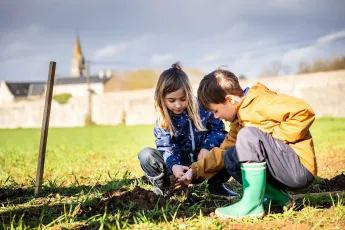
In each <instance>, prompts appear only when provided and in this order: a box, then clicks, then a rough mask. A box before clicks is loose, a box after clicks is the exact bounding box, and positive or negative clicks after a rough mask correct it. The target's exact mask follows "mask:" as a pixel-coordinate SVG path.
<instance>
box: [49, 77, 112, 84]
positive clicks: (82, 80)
mask: <svg viewBox="0 0 345 230" xmlns="http://www.w3.org/2000/svg"><path fill="white" fill-rule="evenodd" d="M108 80H109V78H106V77H103V78H100V77H99V76H90V83H103V84H104V83H105V82H107V81H108ZM86 83H87V78H86V77H66V78H56V79H55V85H69V84H86Z"/></svg>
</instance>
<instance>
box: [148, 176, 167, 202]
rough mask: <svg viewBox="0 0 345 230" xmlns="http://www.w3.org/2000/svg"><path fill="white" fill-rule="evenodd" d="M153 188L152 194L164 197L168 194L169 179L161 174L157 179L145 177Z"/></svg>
mask: <svg viewBox="0 0 345 230" xmlns="http://www.w3.org/2000/svg"><path fill="white" fill-rule="evenodd" d="M146 177H147V179H148V180H149V181H150V183H151V184H152V186H153V189H152V191H153V193H154V194H156V195H157V196H163V197H166V196H167V195H168V192H169V185H170V179H169V177H168V176H167V175H165V174H161V175H159V176H157V177H149V176H146Z"/></svg>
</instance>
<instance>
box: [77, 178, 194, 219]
mask: <svg viewBox="0 0 345 230" xmlns="http://www.w3.org/2000/svg"><path fill="white" fill-rule="evenodd" d="M171 179H172V180H171V184H170V187H169V192H168V195H167V196H166V197H162V196H157V195H156V194H154V193H153V192H152V191H151V190H146V189H143V188H141V187H135V188H134V189H133V190H131V191H129V190H128V188H127V187H126V186H123V187H122V188H120V189H119V190H112V191H107V192H105V193H103V194H102V198H101V199H97V200H95V201H94V202H92V204H90V205H88V206H84V205H83V206H82V205H81V204H79V205H78V206H77V207H76V209H75V211H74V212H75V214H76V215H79V216H80V215H87V216H89V215H93V214H95V213H100V212H103V211H104V210H105V208H107V211H108V212H109V211H110V212H112V211H116V210H117V209H128V208H129V207H130V206H133V207H132V209H137V210H138V209H142V210H150V209H154V208H158V209H160V208H162V207H164V206H165V205H166V203H167V201H169V203H170V204H172V205H174V204H177V203H178V202H179V201H177V200H176V199H175V195H180V194H182V193H186V194H187V193H188V187H186V186H181V185H180V184H178V183H177V181H176V179H174V178H171Z"/></svg>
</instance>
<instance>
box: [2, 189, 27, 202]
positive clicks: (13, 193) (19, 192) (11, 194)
mask: <svg viewBox="0 0 345 230" xmlns="http://www.w3.org/2000/svg"><path fill="white" fill-rule="evenodd" d="M24 195H25V191H24V189H22V188H16V189H0V202H1V201H6V200H7V199H13V198H17V197H21V196H24Z"/></svg>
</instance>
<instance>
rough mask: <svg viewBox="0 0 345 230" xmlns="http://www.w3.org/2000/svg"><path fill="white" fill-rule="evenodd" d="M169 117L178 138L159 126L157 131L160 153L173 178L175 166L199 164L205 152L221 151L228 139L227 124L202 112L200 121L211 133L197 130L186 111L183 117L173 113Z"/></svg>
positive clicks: (201, 110)
mask: <svg viewBox="0 0 345 230" xmlns="http://www.w3.org/2000/svg"><path fill="white" fill-rule="evenodd" d="M169 114H170V118H171V121H172V123H173V125H174V127H175V135H174V136H173V137H171V135H170V133H169V131H167V130H164V129H163V128H161V127H160V126H159V124H158V122H156V126H155V128H154V130H153V133H154V135H155V137H156V141H155V142H156V146H157V149H158V150H159V151H160V152H161V153H162V155H163V158H164V162H165V164H166V167H167V171H168V174H172V171H171V169H172V166H173V165H174V164H178V165H186V166H189V165H191V164H192V163H193V162H195V161H196V160H197V157H198V154H199V152H200V150H201V149H207V150H211V149H212V148H213V147H219V146H220V144H221V143H222V142H223V140H224V138H225V137H226V135H227V131H226V130H225V128H224V123H223V121H221V120H220V119H217V118H215V117H214V116H213V113H212V112H207V111H205V110H204V109H202V108H200V117H201V120H202V124H203V125H204V127H205V128H206V129H207V131H202V132H200V131H198V130H197V128H196V127H195V126H194V123H193V122H192V121H191V120H190V119H189V117H188V115H187V112H186V111H184V112H183V113H182V114H179V115H176V114H174V113H172V112H169ZM190 125H191V126H190ZM191 130H192V132H191ZM192 140H194V144H193V141H192ZM193 149H194V151H193Z"/></svg>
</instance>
